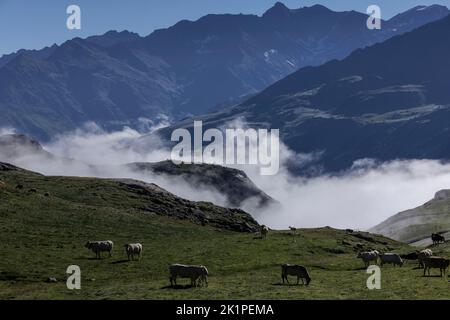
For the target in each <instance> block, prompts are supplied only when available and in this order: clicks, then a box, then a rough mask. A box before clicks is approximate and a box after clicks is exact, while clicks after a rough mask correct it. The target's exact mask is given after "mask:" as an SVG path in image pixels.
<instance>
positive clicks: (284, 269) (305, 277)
mask: <svg viewBox="0 0 450 320" xmlns="http://www.w3.org/2000/svg"><path fill="white" fill-rule="evenodd" d="M288 276H296V277H297V285H298V284H299V282H300V279H302V284H305V281H306V285H309V283H310V282H311V277H310V276H309V273H308V270H307V269H306V268H305V267H304V266H299V265H294V264H283V265H282V266H281V279H282V280H283V284H284V280H286V282H287V283H288V284H289V279H288Z"/></svg>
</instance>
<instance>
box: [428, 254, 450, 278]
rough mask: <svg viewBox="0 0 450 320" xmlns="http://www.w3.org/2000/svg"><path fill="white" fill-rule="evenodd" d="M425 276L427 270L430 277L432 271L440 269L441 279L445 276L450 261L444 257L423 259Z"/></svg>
mask: <svg viewBox="0 0 450 320" xmlns="http://www.w3.org/2000/svg"><path fill="white" fill-rule="evenodd" d="M423 265H424V269H423V275H424V276H425V274H426V272H427V270H428V275H430V269H439V270H440V271H441V277H442V275H443V274H444V275H445V272H446V270H447V268H448V266H449V265H450V260H449V259H447V258H443V257H427V258H425V259H423Z"/></svg>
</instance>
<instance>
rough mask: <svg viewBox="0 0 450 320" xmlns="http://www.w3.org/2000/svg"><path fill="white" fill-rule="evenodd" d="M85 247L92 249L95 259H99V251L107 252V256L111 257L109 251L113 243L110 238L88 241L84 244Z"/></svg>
mask: <svg viewBox="0 0 450 320" xmlns="http://www.w3.org/2000/svg"><path fill="white" fill-rule="evenodd" d="M85 247H86V248H88V249H89V250H92V252H94V253H95V257H96V258H97V259H100V253H101V252H109V256H110V257H111V255H112V254H111V252H112V249H113V247H114V243H113V242H112V241H111V240H107V241H88V242H87V243H86V244H85Z"/></svg>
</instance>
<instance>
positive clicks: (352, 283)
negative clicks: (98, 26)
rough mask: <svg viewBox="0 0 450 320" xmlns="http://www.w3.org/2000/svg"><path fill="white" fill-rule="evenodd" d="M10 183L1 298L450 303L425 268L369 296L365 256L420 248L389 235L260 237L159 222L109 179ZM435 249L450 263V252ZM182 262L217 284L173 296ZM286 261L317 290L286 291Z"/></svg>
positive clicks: (403, 272) (402, 271)
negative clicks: (129, 246)
mask: <svg viewBox="0 0 450 320" xmlns="http://www.w3.org/2000/svg"><path fill="white" fill-rule="evenodd" d="M0 180H2V181H4V182H5V183H6V188H1V189H0V243H1V246H0V299H450V290H449V289H450V283H449V282H448V280H449V278H448V277H447V276H446V277H445V278H441V277H423V270H419V269H416V268H417V262H416V261H414V262H406V264H405V265H404V266H403V267H402V268H399V267H393V266H386V267H383V268H382V289H381V290H368V289H367V288H366V285H365V284H366V279H367V277H368V276H369V275H368V274H366V272H365V269H364V267H363V266H364V264H363V262H362V261H361V260H360V259H357V258H356V255H357V251H358V250H360V249H370V248H373V249H377V250H380V251H382V252H387V251H391V252H398V253H407V252H410V251H412V250H415V248H412V247H410V246H408V245H405V244H402V243H399V242H396V241H393V240H390V239H387V238H384V237H381V236H376V235H369V234H365V233H364V234H362V233H357V232H354V233H350V232H347V231H345V230H335V229H332V228H319V229H298V230H297V231H296V233H295V235H294V234H292V232H291V231H276V232H275V231H270V232H269V234H268V236H267V239H260V238H259V235H258V234H256V233H237V232H231V231H224V230H220V229H214V228H212V227H208V226H200V225H196V224H193V223H191V222H189V221H186V220H180V219H173V218H171V217H165V216H161V215H155V214H149V213H148V212H145V211H143V210H140V209H138V208H136V206H135V205H132V204H134V203H136V202H139V199H136V198H133V199H130V198H129V195H125V194H124V195H122V194H121V193H120V192H118V191H117V190H116V186H115V185H114V184H113V183H111V182H109V181H105V180H100V179H78V178H65V177H64V178H62V177H43V176H38V175H28V174H26V173H17V172H2V171H0ZM18 183H22V184H23V185H25V186H26V188H25V189H24V190H18V189H15V188H14V186H15V185H16V184H18ZM29 188H34V189H36V190H37V192H36V193H29V192H27V190H28V189H29ZM93 190H95V192H94V191H93ZM44 193H49V194H50V196H45V195H44ZM111 197H112V198H111ZM115 203H120V204H121V205H120V206H117V205H115ZM274 214H276V213H274ZM88 240H113V241H114V244H115V248H114V251H113V256H112V257H111V258H106V257H107V255H106V254H105V255H104V257H105V258H103V259H101V260H96V259H94V257H95V255H94V254H93V253H92V252H90V251H88V250H87V249H86V248H84V244H85V243H86V241H88ZM130 242H140V243H142V244H143V246H144V248H143V254H142V260H141V261H128V259H127V256H126V254H125V251H124V249H123V244H125V243H130ZM433 251H435V253H437V254H442V255H444V256H447V257H448V256H450V247H449V246H448V244H446V245H441V246H439V247H438V248H433ZM172 263H184V264H202V265H205V266H207V267H208V270H209V273H210V276H209V286H208V287H204V288H189V287H187V286H186V287H185V286H180V287H178V288H170V287H169V275H168V270H167V269H168V266H169V265H170V264H172ZM283 263H292V264H302V265H304V266H306V267H307V268H308V270H309V272H310V275H311V277H312V281H311V283H310V285H309V286H308V287H306V286H302V285H300V286H295V285H292V286H288V285H281V264H283ZM69 265H78V266H80V268H81V273H82V283H81V286H82V288H81V290H76V291H70V290H68V289H67V288H66V284H65V278H66V276H67V275H66V273H65V272H66V268H67V267H68V266H69ZM433 274H435V275H438V274H439V271H438V270H433ZM48 277H55V278H56V279H57V280H58V282H56V283H46V282H45V280H46V279H47V278H48ZM290 280H291V283H294V282H295V281H294V280H295V279H294V278H290ZM178 283H179V284H188V283H189V280H188V279H180V280H179V282H178Z"/></svg>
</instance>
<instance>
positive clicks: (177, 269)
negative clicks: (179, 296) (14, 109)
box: [169, 264, 208, 287]
mask: <svg viewBox="0 0 450 320" xmlns="http://www.w3.org/2000/svg"><path fill="white" fill-rule="evenodd" d="M169 273H170V285H171V286H173V285H174V284H175V285H176V284H177V277H180V278H189V279H191V286H192V287H196V286H197V285H198V286H200V285H203V284H206V286H207V285H208V269H207V268H206V267H205V266H190V265H183V264H172V265H171V266H170V267H169ZM197 280H198V282H197Z"/></svg>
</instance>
